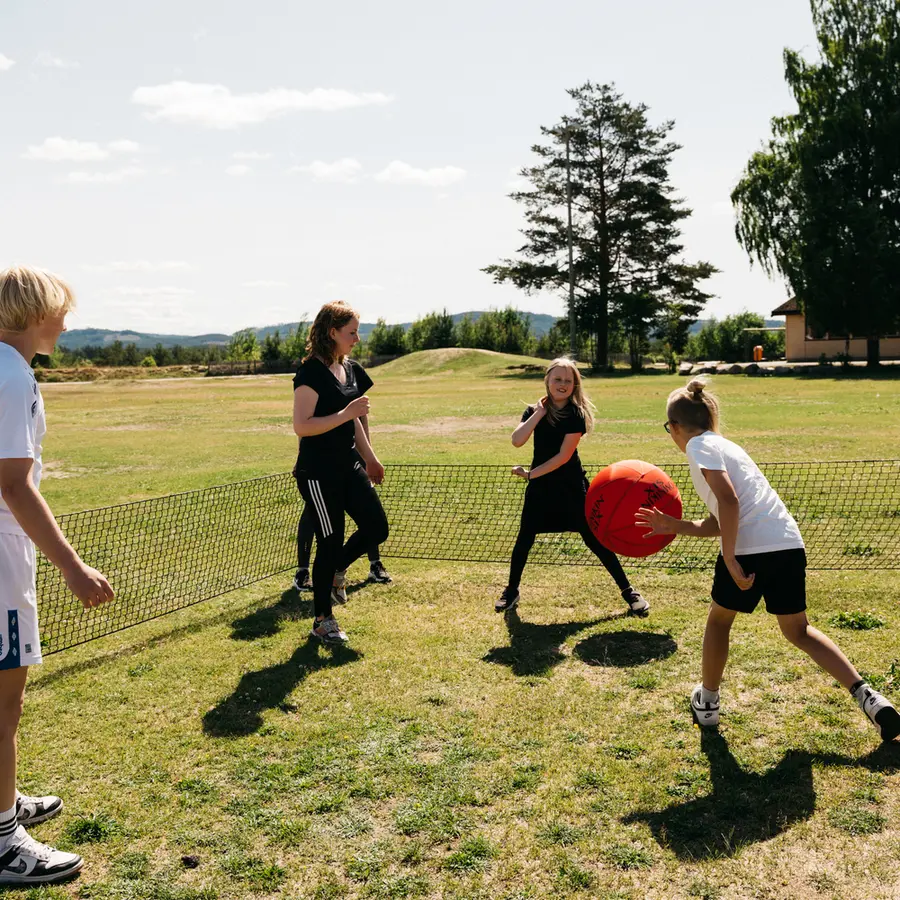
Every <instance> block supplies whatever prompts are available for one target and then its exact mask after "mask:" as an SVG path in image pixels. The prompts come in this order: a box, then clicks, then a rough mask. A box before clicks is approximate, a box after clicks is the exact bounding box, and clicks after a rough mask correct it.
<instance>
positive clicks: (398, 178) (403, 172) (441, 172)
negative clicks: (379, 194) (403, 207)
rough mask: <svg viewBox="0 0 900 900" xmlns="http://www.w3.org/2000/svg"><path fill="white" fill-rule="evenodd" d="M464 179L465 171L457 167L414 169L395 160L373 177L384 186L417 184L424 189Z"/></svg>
mask: <svg viewBox="0 0 900 900" xmlns="http://www.w3.org/2000/svg"><path fill="white" fill-rule="evenodd" d="M465 177H466V170H465V169H460V168H458V167H457V166H444V167H442V168H440V169H416V168H414V167H413V166H411V165H410V164H409V163H405V162H401V161H400V160H398V159H395V160H394V161H393V162H392V163H390V165H388V166H387V167H386V168H384V169H382V170H381V171H380V172H379V173H378V174H377V175H376V176H375V180H376V181H381V182H384V183H386V184H418V185H424V186H426V187H447V185H450V184H455V183H456V182H458V181H462V180H463V178H465Z"/></svg>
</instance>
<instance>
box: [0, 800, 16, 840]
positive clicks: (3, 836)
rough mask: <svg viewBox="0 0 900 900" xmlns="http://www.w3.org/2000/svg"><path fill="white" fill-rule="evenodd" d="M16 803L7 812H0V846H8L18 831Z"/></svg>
mask: <svg viewBox="0 0 900 900" xmlns="http://www.w3.org/2000/svg"><path fill="white" fill-rule="evenodd" d="M17 825H18V822H17V821H16V805H15V803H14V804H13V806H12V809H8V810H6V812H3V813H0V846H6V844H8V843H9V840H10V838H11V837H12V836H13V835H14V834H15V833H16V826H17Z"/></svg>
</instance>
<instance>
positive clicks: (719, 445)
mask: <svg viewBox="0 0 900 900" xmlns="http://www.w3.org/2000/svg"><path fill="white" fill-rule="evenodd" d="M665 429H666V431H667V432H668V433H669V434H670V435H671V436H672V440H673V441H674V442H675V444H676V446H677V447H678V449H679V450H681V451H682V452H683V453H685V454H686V455H687V458H688V463H689V464H690V469H691V479H692V480H693V482H694V487H695V488H696V489H697V493H698V494H699V495H700V497H701V499H702V500H703V501H704V503H706V505H707V507H708V508H709V511H710V515H709V517H708V518H706V519H704V520H703V521H698V522H688V521H685V520H682V519H674V518H672V517H671V516H667V515H666V514H665V513H662V512H660V511H659V510H657V509H641V510H640V511H639V512H638V513H637V516H636V518H637V521H638V523H639V524H641V525H643V526H645V527H646V528H647V529H648V537H649V536H650V535H653V534H686V535H690V536H693V537H716V536H718V537H720V543H721V553H720V554H719V558H718V560H717V561H716V570H715V576H714V578H713V586H712V600H713V602H712V607H711V608H710V611H709V617H708V618H707V620H706V632H705V634H704V635H703V682H702V684H699V685H697V687H696V688H694V690H693V692H692V693H691V708H692V710H693V713H694V717H695V719H696V721H697V722H698V724H700V725H704V726H715V725H718V724H719V684H720V683H721V680H722V673H723V671H724V670H725V663H726V661H727V659H728V638H729V634H730V631H731V625H732V623H733V622H734V619H735V616H737V614H738V613H739V612H745V613H749V612H753V610H754V609H755V608H756V606H757V604H758V603H759V601H760V599H763V598H764V599H765V601H766V609H767V610H768V612H770V613H773V614H774V615H775V616H776V618H777V619H778V624H779V626H780V627H781V631H782V634H784V636H785V637H786V638H787V639H788V640H789V641H790V642H791V643H792V644H793V645H794V646H795V647H799V648H800V649H801V650H803V652H804V653H807V654H808V655H809V656H810V657H811V658H812V659H813V660H814V661H815V662H816V663H818V664H819V665H820V666H821V667H822V668H823V669H825V671H826V672H828V673H829V674H830V675H831V676H832V677H834V678H835V680H837V681H839V682H840V683H841V684H842V685H844V687H845V688H847V690H849V691H850V693H851V694H852V696H853V698H854V699H855V700H856V702H857V703H858V704H859V705H860V707H861V708H862V710H863V712H865V713H866V715H867V716H868V717H869V718H870V719H871V720H872V722H873V723H874V725H875V727H876V728H877V729H878V730H879V732H880V733H881V736H882V738H883V739H884V740H885V741H890V740H894V739H896V738H898V737H900V714H898V713H897V710H896V709H895V708H894V707H893V705H892V704H891V703H890V702H889V701H888V700H887V699H886V698H885V697H883V696H882V695H881V694H879V693H878V692H877V691H874V690H872V688H871V687H869V685H868V684H866V683H865V681H863V679H862V678H861V677H860V675H859V672H857V671H856V669H855V668H854V667H853V666H852V665H851V664H850V661H849V660H848V659H847V657H846V656H844V654H843V653H842V652H841V651H840V649H838V647H837V646H836V645H835V644H834V643H833V642H832V641H831V640H830V639H829V638H827V637H826V636H825V635H824V634H822V633H821V632H820V631H817V630H816V629H815V628H813V627H812V626H811V625H810V624H809V622H808V620H807V618H806V551H805V550H804V546H803V538H802V537H801V536H800V529H799V528H798V527H797V523H796V522H795V521H794V519H793V517H792V516H791V514H790V513H789V512H788V511H787V509H786V508H785V505H784V503H783V502H782V501H781V498H780V497H779V496H778V494H776V493H775V491H774V490H773V489H772V486H771V485H770V484H769V482H768V481H767V480H766V477H765V475H763V473H762V472H761V471H760V470H759V468H758V467H757V465H756V463H754V462H753V460H752V459H750V457H749V456H748V455H747V454H746V453H745V452H744V450H742V449H741V448H740V447H739V446H738V445H737V444H735V443H732V442H731V441H729V440H727V439H726V438H724V437H722V435H721V434H719V404H718V401H717V400H716V398H715V396H714V395H713V394H711V393H710V392H709V391H708V390H707V389H706V383H705V382H704V381H703V380H701V379H696V380H694V381H691V382H690V383H689V384H688V386H687V387H686V388H679V389H678V390H675V391H672V393H671V394H670V395H669V401H668V405H667V407H666V423H665Z"/></svg>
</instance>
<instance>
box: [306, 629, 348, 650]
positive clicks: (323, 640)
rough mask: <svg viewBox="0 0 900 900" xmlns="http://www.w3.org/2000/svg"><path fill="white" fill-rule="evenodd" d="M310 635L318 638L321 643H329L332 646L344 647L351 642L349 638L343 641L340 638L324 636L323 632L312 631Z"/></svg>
mask: <svg viewBox="0 0 900 900" xmlns="http://www.w3.org/2000/svg"><path fill="white" fill-rule="evenodd" d="M309 636H310V637H311V638H314V639H315V640H317V641H318V642H319V643H320V644H328V645H329V646H332V647H343V646H344V645H345V644H348V643H350V639H349V638H348V639H347V640H346V641H342V640H340V639H338V638H327V637H323V636H322V635H321V634H316V633H315V631H310V633H309Z"/></svg>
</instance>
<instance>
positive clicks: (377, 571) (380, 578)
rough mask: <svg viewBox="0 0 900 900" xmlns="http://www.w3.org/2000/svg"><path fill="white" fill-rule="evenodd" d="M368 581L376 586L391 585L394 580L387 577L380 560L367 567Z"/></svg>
mask: <svg viewBox="0 0 900 900" xmlns="http://www.w3.org/2000/svg"><path fill="white" fill-rule="evenodd" d="M369 581H374V582H375V583H376V584H391V583H392V582H393V581H394V579H393V578H391V576H390V575H388V573H387V569H385V567H384V563H383V562H382V561H381V560H380V559H376V560H375V562H373V563H372V564H371V565H370V566H369Z"/></svg>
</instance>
